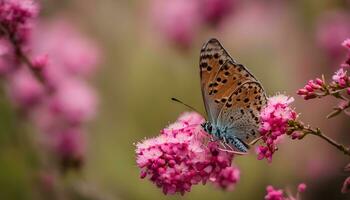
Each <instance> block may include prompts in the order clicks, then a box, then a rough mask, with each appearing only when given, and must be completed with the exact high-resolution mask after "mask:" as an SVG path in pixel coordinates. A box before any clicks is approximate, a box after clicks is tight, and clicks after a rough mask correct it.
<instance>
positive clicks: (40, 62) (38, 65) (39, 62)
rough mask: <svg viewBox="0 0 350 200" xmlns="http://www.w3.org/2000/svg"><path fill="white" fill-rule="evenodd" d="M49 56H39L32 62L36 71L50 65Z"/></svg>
mask: <svg viewBox="0 0 350 200" xmlns="http://www.w3.org/2000/svg"><path fill="white" fill-rule="evenodd" d="M48 62H49V56H48V55H47V54H43V55H39V56H37V57H35V58H34V59H33V60H32V65H33V67H34V68H35V70H42V69H43V68H44V67H46V66H47V65H48Z"/></svg>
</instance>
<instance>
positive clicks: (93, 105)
mask: <svg viewBox="0 0 350 200" xmlns="http://www.w3.org/2000/svg"><path fill="white" fill-rule="evenodd" d="M50 107H51V109H52V111H53V112H54V113H55V114H57V115H58V116H60V117H61V118H64V119H66V120H67V122H69V123H71V124H79V123H82V122H86V121H90V120H91V119H93V118H94V116H95V114H96V110H97V96H96V94H95V91H94V90H93V89H92V88H91V87H90V86H89V85H87V84H86V82H84V81H82V80H78V79H71V80H66V81H64V82H62V83H61V84H60V85H59V87H58V88H57V89H56V91H55V93H54V94H53V96H52V97H51V99H50Z"/></svg>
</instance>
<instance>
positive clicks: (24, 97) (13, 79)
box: [7, 68, 45, 110]
mask: <svg viewBox="0 0 350 200" xmlns="http://www.w3.org/2000/svg"><path fill="white" fill-rule="evenodd" d="M7 85H8V91H9V93H10V96H11V98H12V100H13V102H14V103H15V104H17V105H19V106H20V107H21V108H23V109H25V110H27V109H30V108H31V107H32V106H34V105H37V104H38V103H40V101H41V100H42V98H44V95H45V91H44V87H43V85H42V84H41V83H40V82H39V81H38V80H37V79H36V78H35V77H34V76H33V74H32V73H31V72H30V71H29V70H28V69H26V68H22V69H18V70H17V71H16V72H15V73H12V74H11V75H10V76H9V78H8V81H7Z"/></svg>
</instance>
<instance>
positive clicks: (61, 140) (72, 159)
mask: <svg viewBox="0 0 350 200" xmlns="http://www.w3.org/2000/svg"><path fill="white" fill-rule="evenodd" d="M55 137H56V138H55V140H54V141H55V144H54V146H53V147H54V150H55V151H56V154H57V155H58V157H59V159H60V161H61V163H62V167H64V168H69V167H74V168H79V167H80V166H81V164H82V161H83V158H84V156H85V151H86V141H85V134H84V133H82V132H81V130H79V129H68V130H64V131H60V132H58V133H56V135H55Z"/></svg>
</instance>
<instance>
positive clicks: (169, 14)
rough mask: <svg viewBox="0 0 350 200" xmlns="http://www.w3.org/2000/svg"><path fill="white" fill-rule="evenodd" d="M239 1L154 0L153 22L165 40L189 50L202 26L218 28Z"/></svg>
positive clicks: (152, 1)
mask: <svg viewBox="0 0 350 200" xmlns="http://www.w3.org/2000/svg"><path fill="white" fill-rule="evenodd" d="M236 1H237V0H234V1H233V0H204V1H203V0H151V6H150V13H151V20H152V22H153V23H154V24H155V26H156V28H157V29H158V30H159V31H160V32H161V33H162V34H163V35H164V38H165V39H167V40H169V41H170V42H172V43H174V44H178V45H180V46H181V47H185V48H186V47H189V46H190V45H191V43H192V41H193V39H194V38H195V37H196V35H197V33H198V30H199V29H200V28H201V27H202V26H203V25H206V24H210V25H216V24H219V23H220V22H222V21H223V20H224V19H225V18H227V17H228V16H229V15H230V14H231V13H232V11H233V9H234V5H235V4H236Z"/></svg>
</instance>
